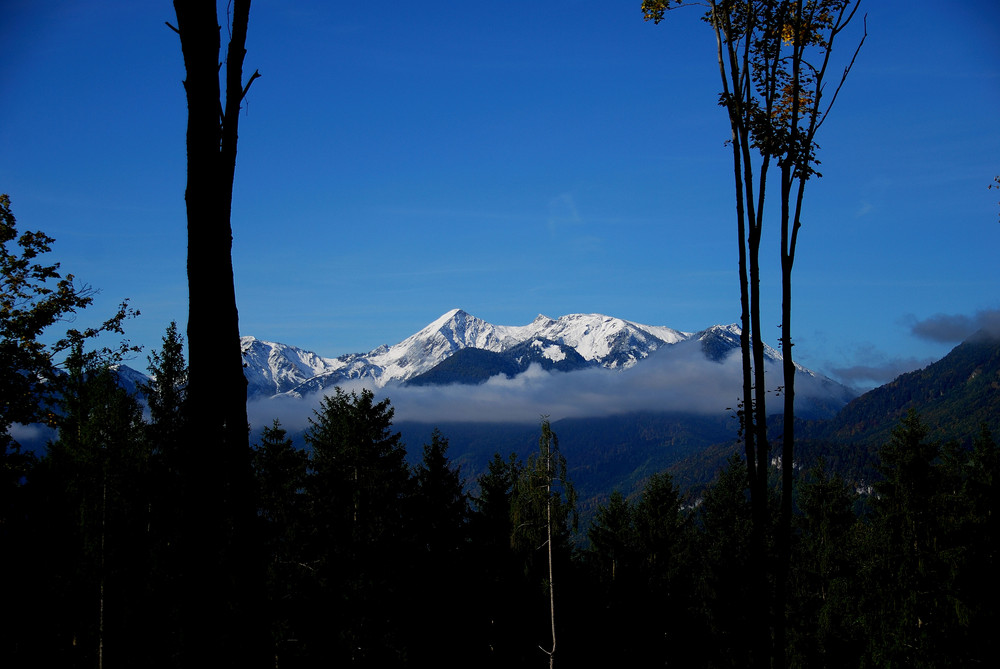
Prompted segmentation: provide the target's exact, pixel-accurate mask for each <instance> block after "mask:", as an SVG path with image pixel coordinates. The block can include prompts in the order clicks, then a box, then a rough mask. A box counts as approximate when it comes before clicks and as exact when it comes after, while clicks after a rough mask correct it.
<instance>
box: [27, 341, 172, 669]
mask: <svg viewBox="0 0 1000 669" xmlns="http://www.w3.org/2000/svg"><path fill="white" fill-rule="evenodd" d="M64 388H65V393H66V394H65V396H64V400H63V402H64V407H65V408H64V411H63V413H62V415H61V417H60V419H59V438H58V439H57V441H56V442H54V443H53V444H52V445H51V446H50V449H49V452H48V453H47V455H46V457H45V459H44V461H43V464H42V470H43V471H41V472H40V475H39V480H38V483H39V485H40V486H41V487H43V488H44V489H46V493H45V494H46V497H47V504H46V510H45V512H44V513H45V517H44V521H45V529H44V533H43V534H42V536H41V540H42V542H43V545H44V550H45V551H46V552H47V553H49V555H48V558H47V559H48V560H49V561H50V562H49V565H48V569H50V570H51V574H50V577H51V581H50V587H49V589H48V591H47V593H46V594H47V595H48V597H51V598H52V599H51V600H49V602H48V604H49V606H50V607H51V609H50V611H51V612H53V613H56V615H54V616H51V617H50V619H49V621H48V622H49V627H48V628H47V630H48V633H49V634H50V639H51V643H50V644H49V645H48V647H46V648H44V649H43V650H42V652H43V653H62V652H66V653H70V655H68V656H67V655H64V656H63V657H64V658H67V659H69V658H75V659H73V660H72V661H74V662H83V663H88V664H95V665H96V666H103V665H104V663H105V662H107V663H108V666H134V665H145V664H148V663H149V661H150V660H151V659H152V658H153V657H155V653H156V650H154V641H153V640H154V639H155V638H156V636H155V630H154V629H153V628H151V626H150V615H151V614H152V607H151V604H150V587H151V583H150V581H149V575H148V574H149V567H150V562H151V550H152V546H151V538H150V523H149V503H150V497H149V485H148V484H149V450H148V447H147V444H146V442H145V439H144V436H145V435H144V424H143V422H142V411H141V409H140V407H139V404H138V402H137V401H136V400H135V398H133V397H131V396H129V395H128V394H127V393H126V392H125V391H124V390H122V389H121V388H120V387H118V385H117V383H116V380H115V377H114V376H113V374H112V372H111V371H110V370H109V369H108V368H106V367H105V368H96V369H94V368H87V367H86V366H85V365H84V356H82V354H81V353H80V349H79V348H77V349H76V350H75V351H74V355H72V356H71V361H70V363H69V377H68V379H67V382H66V384H65V385H64ZM43 596H44V595H43ZM58 657H59V655H58V654H57V655H55V656H50V659H52V660H55V659H56V658H58Z"/></svg>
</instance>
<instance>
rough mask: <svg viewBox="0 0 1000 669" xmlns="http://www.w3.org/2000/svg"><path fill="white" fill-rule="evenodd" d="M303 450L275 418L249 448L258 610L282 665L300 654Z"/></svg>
mask: <svg viewBox="0 0 1000 669" xmlns="http://www.w3.org/2000/svg"><path fill="white" fill-rule="evenodd" d="M308 463H309V458H308V455H307V454H306V452H305V451H303V450H300V449H297V448H295V446H294V445H293V443H292V440H291V439H289V438H288V434H287V432H286V431H285V430H284V429H283V428H282V427H281V423H280V422H279V421H278V420H275V421H274V422H273V423H272V424H271V425H270V426H267V427H265V428H264V429H263V430H262V432H261V435H260V443H259V444H258V445H257V446H256V447H255V448H254V450H253V468H254V478H255V481H256V484H257V485H256V499H257V516H258V521H259V522H258V531H257V533H256V534H257V536H258V537H259V540H260V543H261V552H262V554H263V556H264V559H265V561H266V564H267V567H266V583H265V595H264V596H265V600H266V606H265V607H264V611H265V613H266V615H267V617H268V622H269V628H270V631H271V636H272V642H273V656H274V658H275V662H276V663H278V664H280V665H284V664H286V660H293V659H294V658H295V657H296V656H297V655H299V654H300V653H301V648H299V647H298V644H297V643H296V641H295V639H296V638H297V636H298V632H297V630H296V625H297V623H298V621H297V619H296V608H297V606H298V605H299V603H300V600H301V596H302V591H303V589H304V588H306V587H308V570H307V569H304V568H303V567H302V565H303V558H302V555H301V542H302V540H303V539H304V538H305V532H306V528H305V522H306V517H305V514H306V508H305V502H306V500H305V485H306V475H307V467H308Z"/></svg>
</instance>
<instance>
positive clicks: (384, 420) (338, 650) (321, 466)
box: [305, 388, 413, 666]
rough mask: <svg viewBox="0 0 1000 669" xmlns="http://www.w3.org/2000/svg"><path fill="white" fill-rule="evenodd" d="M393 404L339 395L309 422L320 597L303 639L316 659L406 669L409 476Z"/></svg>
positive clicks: (366, 393)
mask: <svg viewBox="0 0 1000 669" xmlns="http://www.w3.org/2000/svg"><path fill="white" fill-rule="evenodd" d="M392 415H393V409H392V407H391V406H390V405H389V400H387V399H386V400H382V401H381V402H375V401H374V395H373V394H372V392H371V391H370V390H362V391H361V394H360V395H358V394H356V393H354V392H352V393H350V394H347V393H345V392H344V391H343V390H341V389H340V388H337V390H336V393H335V394H334V395H332V396H326V397H324V398H323V401H322V403H321V405H320V408H319V409H318V410H317V411H316V413H315V417H314V418H312V419H310V428H309V430H308V431H307V432H306V437H305V438H306V442H307V443H308V444H309V445H310V446H311V447H312V455H311V459H310V463H309V464H310V472H309V476H308V478H307V481H306V492H307V495H308V497H309V507H310V520H311V525H312V528H311V529H312V535H311V537H310V539H309V554H308V555H307V560H308V562H307V564H310V565H311V568H312V569H313V570H314V577H313V578H314V581H313V583H314V586H315V592H314V595H315V599H314V600H313V602H312V605H313V606H312V609H311V611H310V615H311V619H310V621H309V623H310V629H309V630H307V631H306V634H305V636H306V637H307V643H309V644H310V645H311V647H310V649H309V652H310V653H311V654H312V656H313V657H314V658H315V659H317V661H319V660H324V661H325V660H330V661H344V662H347V661H350V662H354V663H357V664H361V665H363V666H390V665H396V664H399V663H401V662H402V661H403V658H404V656H405V648H404V644H403V643H402V639H403V631H402V625H403V621H402V620H400V616H401V612H404V611H405V606H404V600H405V594H406V588H405V585H406V580H407V577H408V573H407V566H408V565H410V564H411V563H412V562H411V558H412V550H413V549H412V541H409V538H410V535H409V534H408V520H409V519H410V517H411V516H410V506H409V502H410V500H411V499H412V490H411V479H410V472H409V469H408V467H407V466H406V462H405V460H404V458H405V455H406V453H405V450H404V448H403V446H402V444H401V443H400V435H399V433H398V432H395V433H394V432H392V431H391V427H392Z"/></svg>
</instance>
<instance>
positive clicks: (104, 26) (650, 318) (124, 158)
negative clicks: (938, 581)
mask: <svg viewBox="0 0 1000 669" xmlns="http://www.w3.org/2000/svg"><path fill="white" fill-rule="evenodd" d="M640 4H641V3H640V2H639V0H628V1H627V2H624V1H622V2H617V1H608V0H604V1H601V2H598V1H596V0H595V1H587V0H584V1H581V2H576V3H572V4H571V5H567V4H565V3H542V2H535V1H531V2H528V1H524V2H521V1H518V0H512V1H511V2H507V3H503V5H502V6H501V7H499V8H498V6H497V5H496V4H490V3H458V2H445V1H435V0H429V1H428V2H422V3H412V2H382V3H371V2H362V1H360V0H358V1H355V0H338V2H328V1H326V0H322V1H321V0H314V1H307V2H277V1H267V0H257V1H256V2H254V4H253V7H252V9H251V17H250V29H249V37H248V40H247V49H248V55H247V59H246V65H247V68H248V71H249V72H252V71H253V70H254V69H259V70H260V72H261V75H262V77H261V78H260V79H258V80H257V81H256V82H255V83H254V84H253V87H252V89H251V91H250V94H249V96H248V99H247V102H246V105H245V113H244V115H243V117H242V118H241V120H240V144H239V160H238V166H237V175H236V188H235V192H234V208H233V226H234V233H235V249H234V262H235V266H236V276H237V295H238V302H239V308H240V316H241V329H242V331H243V333H244V334H253V335H255V336H257V337H259V338H261V339H268V340H272V341H280V342H284V343H288V344H294V345H296V346H300V347H302V348H306V349H310V350H313V351H316V352H317V353H320V354H322V355H327V356H335V355H339V354H342V353H346V352H355V351H367V350H370V349H372V348H375V347H376V346H378V345H380V344H383V343H390V344H391V343H395V342H397V341H399V340H401V339H403V338H405V337H406V336H408V335H410V334H412V333H413V332H415V331H417V330H418V329H420V328H421V327H423V326H424V325H426V324H427V323H429V322H430V321H432V320H434V319H435V318H436V317H437V316H439V315H440V314H442V313H444V312H445V311H447V310H449V309H451V308H453V307H461V308H463V309H465V310H466V311H468V312H470V313H472V314H474V315H476V316H479V317H481V318H483V319H486V320H488V321H491V322H493V323H497V324H505V325H521V324H525V323H528V322H530V321H531V320H532V319H533V318H534V317H535V316H536V315H537V314H538V313H544V314H546V315H548V316H551V317H558V316H560V315H562V314H567V313H574V312H599V313H605V314H608V315H613V316H618V317H621V318H625V319H629V320H632V321H636V322H639V323H645V324H650V325H666V326H669V327H672V328H675V329H679V330H687V331H694V330H700V329H703V328H705V327H708V326H710V325H713V324H717V323H730V322H734V321H736V320H738V317H739V300H738V284H737V277H736V271H735V263H736V246H735V239H734V237H735V224H734V219H733V214H732V206H731V202H732V197H733V196H732V184H731V178H730V170H731V167H730V163H729V157H730V154H729V151H728V149H727V148H726V147H725V146H724V144H723V143H724V141H725V139H726V137H727V122H726V119H725V117H724V115H723V112H722V110H721V109H720V108H719V107H718V106H717V105H716V99H717V94H718V73H717V69H716V65H715V60H714V58H715V56H714V37H713V35H712V33H711V31H710V29H709V28H708V27H707V26H706V25H704V24H702V23H701V22H700V21H699V20H698V18H699V11H698V10H697V9H690V10H687V11H678V12H676V13H673V14H671V15H669V16H668V17H667V20H666V21H665V22H664V23H661V24H660V25H658V26H656V25H653V24H652V23H646V22H644V21H643V20H642V15H641V12H640V9H639V6H640ZM864 10H865V11H867V12H868V33H869V35H868V39H867V41H866V42H865V45H864V48H863V50H862V52H861V54H860V56H859V57H858V61H857V64H856V66H855V69H854V71H853V72H852V74H851V77H850V78H849V80H848V82H847V84H846V86H845V88H844V90H843V91H842V93H841V96H840V98H839V99H838V101H837V106H836V108H835V109H834V111H833V113H832V114H831V116H830V118H829V120H828V121H827V123H826V125H825V126H824V127H823V128H822V130H821V133H820V136H819V138H818V141H819V144H820V146H821V150H820V159H821V160H822V166H821V171H822V172H823V174H824V176H823V178H822V179H819V180H817V181H814V182H812V183H811V184H810V185H809V187H808V190H807V195H806V208H805V213H804V227H803V229H802V232H801V237H800V249H799V256H798V260H797V265H796V270H795V278H794V281H795V306H794V313H795V316H794V318H795V323H794V336H795V339H796V344H797V345H796V349H795V351H796V355H797V360H798V361H799V362H801V363H803V364H805V365H806V366H807V367H810V368H812V369H816V370H819V371H822V372H825V373H827V374H830V375H832V376H836V377H838V378H840V379H842V380H844V381H846V382H848V383H854V384H860V385H862V386H865V385H867V386H871V385H873V384H875V383H881V382H884V381H887V380H889V379H891V378H892V377H893V376H894V375H895V374H897V373H900V372H902V371H907V370H908V369H913V368H916V367H919V366H922V365H923V364H926V363H927V362H929V361H930V360H933V359H937V358H940V357H941V356H943V355H944V354H945V353H947V351H948V350H950V349H951V347H953V346H954V345H955V344H956V343H957V342H958V341H959V340H960V338H961V335H962V333H964V332H966V331H968V329H969V328H971V327H975V326H976V325H977V324H979V323H984V322H990V321H991V319H992V320H994V321H995V320H996V319H997V314H998V310H1000V272H998V270H997V264H998V263H997V257H998V252H1000V222H998V216H1000V204H998V201H1000V193H998V191H997V190H993V191H990V190H988V189H987V186H988V185H989V184H990V183H991V182H992V180H993V177H994V176H996V175H997V174H1000V126H998V123H997V120H996V118H997V110H998V109H1000V39H997V35H998V34H1000V6H998V5H997V3H995V2H994V1H993V0H982V1H980V0H968V1H961V0H959V1H956V2H954V3H940V2H925V1H923V0H910V1H907V2H903V1H896V0H880V1H877V2H876V1H875V0H869V1H868V2H867V3H865V6H864ZM174 20H175V18H174V15H173V8H172V5H171V4H170V3H169V2H166V1H162V2H129V1H124V0H121V1H119V0H105V1H103V2H102V1H96V0H95V1H92V2H81V1H77V2H70V1H66V0H62V1H60V0H53V1H50V2H45V3H40V2H35V1H33V0H4V2H3V4H2V5H0V91H3V100H4V104H3V105H2V106H0V191H2V192H6V193H9V194H10V196H11V199H12V204H13V209H14V212H15V215H16V216H17V218H18V221H19V225H20V227H21V228H22V229H41V230H44V231H45V232H47V233H48V234H50V235H51V236H53V237H55V238H56V245H55V247H54V253H53V258H54V259H55V260H59V261H60V262H62V266H63V269H64V270H66V271H69V272H72V273H74V274H75V275H76V276H77V277H78V278H79V279H80V280H81V281H84V282H86V283H88V284H90V285H92V286H94V287H95V288H98V289H100V290H101V291H102V292H101V294H100V296H99V298H98V300H97V301H96V303H95V305H94V307H93V308H92V309H91V310H88V312H86V313H85V314H84V315H83V316H82V317H81V319H80V321H81V322H83V323H86V322H91V321H98V320H100V319H101V318H102V317H103V316H104V315H106V314H108V313H110V312H111V311H112V310H113V308H114V306H115V305H116V304H117V302H118V301H120V300H121V299H123V298H126V297H127V298H129V299H130V300H131V302H132V304H133V306H135V307H136V308H138V309H139V310H140V311H141V312H142V316H141V317H140V318H139V319H137V320H136V321H133V322H132V323H130V324H129V328H128V329H129V334H130V336H131V338H132V340H133V341H134V342H135V343H139V344H143V345H145V347H146V351H147V352H148V351H149V350H150V349H151V348H156V347H158V345H159V339H160V337H161V336H162V333H163V331H164V329H165V327H166V325H167V323H168V322H169V321H170V320H171V319H176V320H177V321H178V322H179V323H180V324H181V325H182V327H183V324H184V321H185V319H186V296H187V284H186V277H185V245H186V239H185V214H184V200H183V196H184V181H185V147H184V127H185V121H186V107H185V99H184V91H183V88H182V86H181V81H182V79H183V78H184V69H183V61H182V58H181V52H180V45H179V43H178V40H177V36H176V35H175V34H174V33H173V32H172V31H171V30H170V29H169V28H167V27H166V26H165V25H164V22H165V21H170V22H174ZM858 27H859V28H860V22H859V26H858ZM856 37H857V35H854V36H853V37H852V36H848V37H847V39H845V41H844V43H843V44H842V47H843V50H842V51H841V53H840V55H841V57H846V56H847V52H848V50H849V49H852V48H853V47H851V46H850V45H849V42H851V40H852V39H856ZM765 244H766V248H765V251H764V253H765V262H767V263H768V264H769V266H770V267H771V268H772V269H771V270H770V271H769V273H768V276H766V277H765V281H764V286H763V290H764V292H765V294H766V295H768V296H770V298H769V299H770V302H769V304H767V305H766V312H767V313H766V314H765V318H764V322H765V323H768V322H771V323H773V324H774V326H775V327H774V333H773V337H770V338H768V341H769V343H771V344H772V345H776V344H777V338H778V324H779V317H778V299H779V285H778V281H777V278H778V277H777V244H776V240H772V241H771V243H769V244H768V243H767V241H765ZM132 364H133V366H135V367H139V368H144V367H145V356H144V355H143V356H140V358H139V359H138V360H136V361H134V362H133V363H132Z"/></svg>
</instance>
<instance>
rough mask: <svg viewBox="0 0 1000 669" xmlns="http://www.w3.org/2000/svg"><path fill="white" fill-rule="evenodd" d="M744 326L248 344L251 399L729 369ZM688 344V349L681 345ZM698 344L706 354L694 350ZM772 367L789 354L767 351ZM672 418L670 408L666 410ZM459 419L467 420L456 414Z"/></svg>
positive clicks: (605, 319) (574, 323) (823, 383)
mask: <svg viewBox="0 0 1000 669" xmlns="http://www.w3.org/2000/svg"><path fill="white" fill-rule="evenodd" d="M739 336H740V330H739V327H738V326H736V325H715V326H712V327H710V328H707V329H705V330H702V331H700V332H695V333H691V332H682V331H679V330H674V329H672V328H669V327H665V326H650V325H642V324H639V323H634V322H632V321H627V320H623V319H620V318H614V317H611V316H605V315H602V314H569V315H566V316H561V317H559V318H557V319H552V318H549V317H547V316H543V315H539V316H538V317H537V318H535V320H533V321H532V322H531V323H529V324H527V325H521V326H509V325H494V324H492V323H488V322H486V321H484V320H482V319H480V318H477V317H475V316H472V315H470V314H468V313H466V312H465V311H462V310H461V309H453V310H451V311H449V312H447V313H445V314H443V315H442V316H441V317H439V318H437V319H436V320H434V321H433V322H431V323H430V324H429V325H427V326H426V327H424V328H423V329H421V330H420V331H419V332H416V333H415V334H413V335H411V336H409V337H407V338H406V339H404V340H403V341H401V342H399V343H397V344H394V345H391V346H390V345H382V346H379V347H378V348H375V349H373V350H371V351H369V352H367V353H352V354H347V355H342V356H340V357H337V358H326V357H323V356H320V355H318V354H316V353H313V352H311V351H305V350H303V349H300V348H297V347H295V346H290V345H286V344H279V343H275V342H268V341H263V340H260V339H257V338H255V337H243V339H242V346H243V356H244V360H245V361H246V376H247V381H248V396H249V398H250V399H260V398H267V397H275V396H284V397H286V398H301V397H305V396H307V395H312V394H316V393H320V392H324V391H330V390H332V389H333V388H334V387H336V386H338V385H344V384H349V383H357V382H361V383H364V384H366V385H368V386H369V387H374V388H385V387H387V386H397V387H398V386H428V385H431V386H433V385H449V384H472V385H475V384H481V383H484V382H486V381H488V380H489V379H491V378H495V377H497V376H502V377H505V378H511V377H514V376H517V375H518V374H521V373H523V372H526V371H527V370H528V369H530V368H531V367H532V366H533V365H534V366H537V367H538V368H540V369H542V370H546V371H555V372H572V371H579V370H584V369H588V368H603V369H606V370H614V371H625V370H630V369H633V368H635V367H636V366H637V365H639V364H640V363H642V362H644V361H646V360H648V359H650V358H651V356H652V355H653V354H654V353H657V354H658V356H659V357H661V358H662V357H663V356H665V355H673V356H674V357H677V356H684V357H686V358H687V359H688V360H689V361H690V362H696V363H699V364H701V363H705V362H713V363H719V364H721V363H723V362H724V361H725V360H726V359H727V358H728V356H729V355H730V354H731V353H733V352H734V351H736V350H738V349H739ZM682 343H687V344H688V345H687V346H679V344H682ZM691 343H697V346H691V345H690V344H691ZM765 354H766V357H767V358H768V360H769V361H770V362H771V363H777V362H779V361H780V360H781V354H780V353H779V352H778V351H776V350H774V349H773V348H771V347H765ZM799 371H800V372H801V373H802V374H803V375H804V377H805V378H807V379H811V380H813V381H815V382H816V383H817V385H818V386H820V387H822V388H823V390H822V391H820V392H814V393H812V395H813V396H815V397H816V398H817V400H820V401H821V403H823V404H826V405H829V404H831V403H832V404H833V405H834V406H835V407H836V408H839V405H842V404H843V403H845V402H847V401H848V400H849V399H851V398H852V397H853V394H852V392H851V391H850V390H849V389H847V388H846V387H844V386H842V385H840V384H838V383H836V382H834V381H833V380H831V379H828V378H826V377H823V376H821V375H818V374H816V373H814V372H812V371H810V370H807V369H805V368H803V367H799ZM663 408H664V409H665V410H670V409H671V407H669V406H665V407H663ZM455 418H456V419H460V418H461V416H455Z"/></svg>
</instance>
